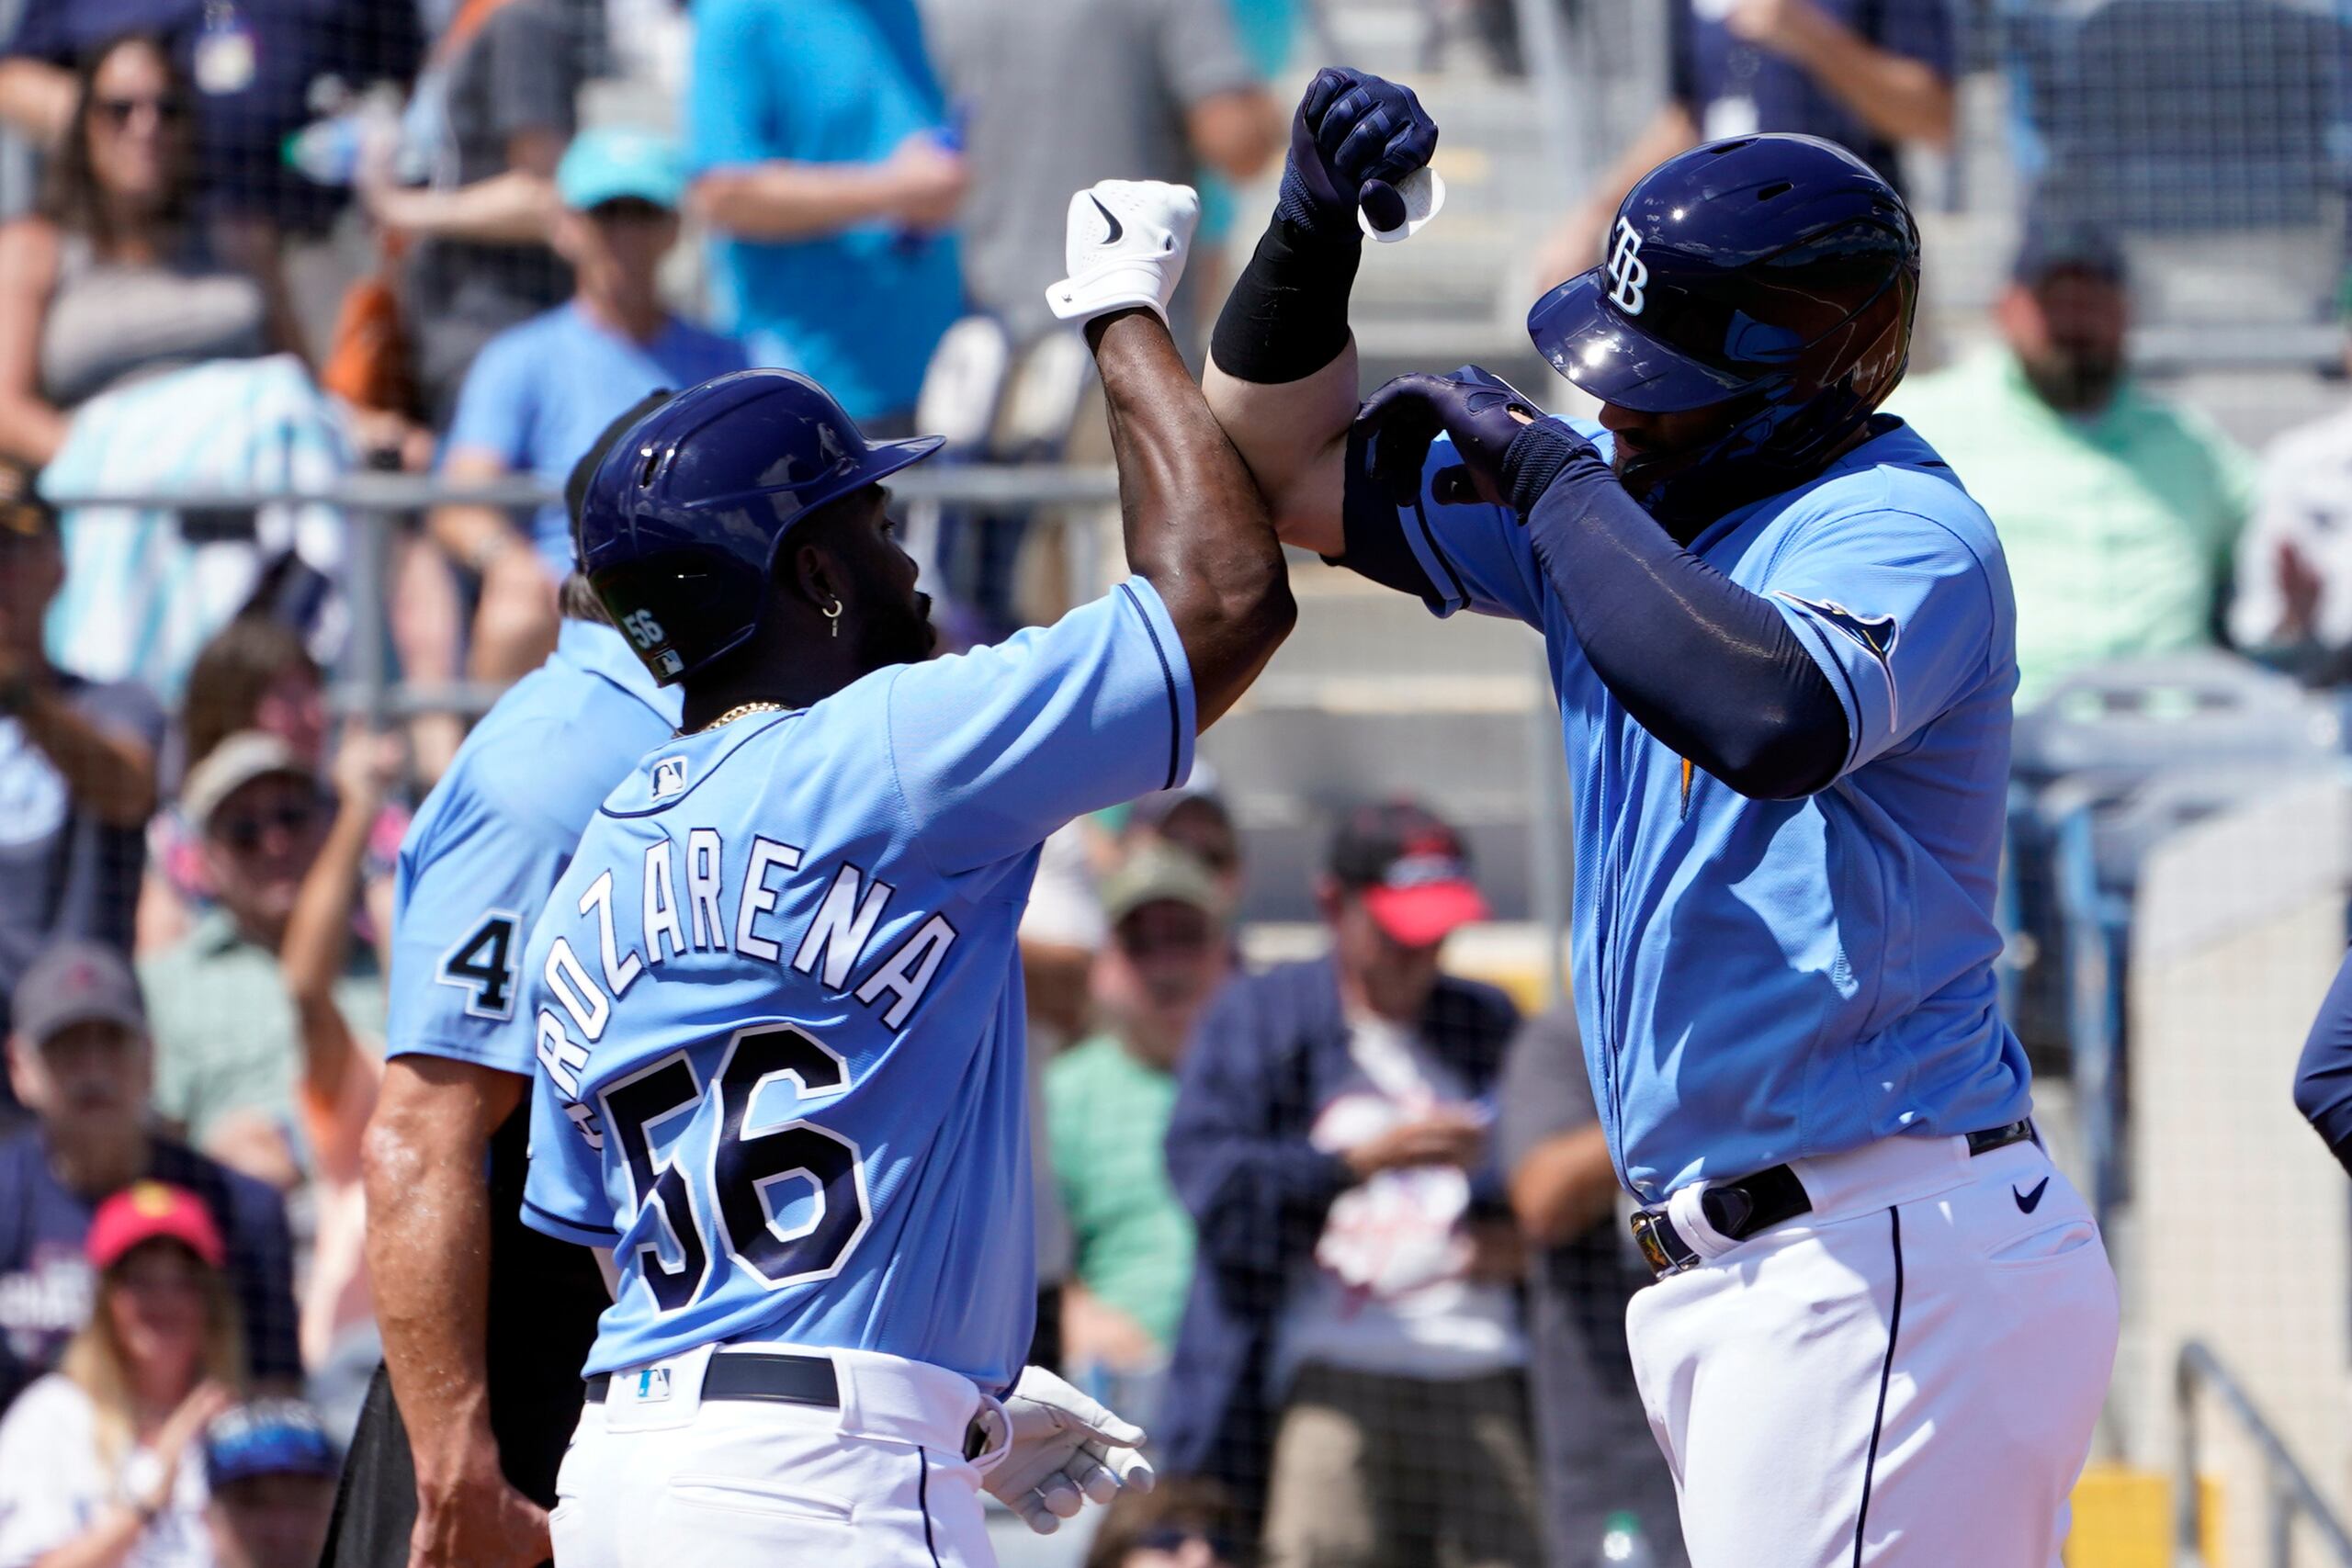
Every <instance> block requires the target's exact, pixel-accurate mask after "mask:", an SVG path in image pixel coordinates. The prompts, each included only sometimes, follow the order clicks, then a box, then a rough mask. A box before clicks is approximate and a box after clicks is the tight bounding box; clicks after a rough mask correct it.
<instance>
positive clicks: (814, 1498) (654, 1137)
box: [524, 181, 1293, 1568]
mask: <svg viewBox="0 0 2352 1568" xmlns="http://www.w3.org/2000/svg"><path fill="white" fill-rule="evenodd" d="M1196 210H1197V204H1196V202H1195V199H1194V197H1193V193H1192V192H1191V191H1190V190H1187V189H1185V188H1183V187H1182V186H1164V185H1156V184H1132V185H1131V184H1125V183H1122V182H1116V181H1113V182H1106V183H1104V184H1103V185H1099V186H1095V187H1094V188H1093V189H1092V190H1091V191H1086V192H1081V193H1080V195H1079V196H1078V197H1076V198H1074V199H1073V201H1072V203H1071V207H1070V212H1069V234H1068V255H1069V272H1070V275H1069V278H1067V279H1066V280H1064V281H1063V282H1061V283H1059V284H1057V285H1056V286H1055V287H1054V288H1053V290H1052V291H1051V295H1050V299H1051V302H1052V304H1053V307H1054V309H1055V310H1056V312H1057V314H1058V315H1060V316H1061V317H1062V319H1064V320H1066V321H1082V322H1086V323H1088V325H1087V336H1088V341H1089V343H1090V344H1091V347H1092V348H1093V351H1094V355H1095V363H1096V365H1097V367H1098V368H1099V369H1100V371H1101V375H1102V379H1103V390H1104V393H1105V395H1106V399H1107V401H1108V404H1109V408H1110V419H1111V428H1112V433H1113V439H1114V447H1115V451H1116V456H1117V458H1118V464H1119V470H1120V475H1121V483H1122V488H1123V499H1124V501H1125V525H1126V551H1127V558H1128V561H1129V563H1130V564H1131V566H1132V567H1133V569H1134V570H1135V573H1136V575H1135V576H1133V577H1132V578H1130V579H1128V580H1127V581H1125V582H1122V583H1120V584H1119V585H1118V586H1117V587H1116V588H1114V590H1113V591H1112V592H1109V593H1107V594H1105V595H1104V596H1103V598H1101V599H1099V600H1097V601H1095V602H1093V603H1092V604H1086V605H1083V606H1081V607H1080V608H1078V609H1076V610H1074V611H1072V612H1071V613H1070V614H1069V615H1066V616H1064V617H1063V618H1062V619H1061V620H1060V621H1058V622H1057V623H1056V624H1054V625H1053V626H1048V627H1044V628H1039V629H1033V630H1030V631H1024V632H1023V633H1021V634H1020V635H1018V636H1016V637H1012V638H1011V639H1010V640H1008V641H1006V642H1004V643H1002V644H1001V645H999V646H997V647H994V648H987V649H977V650H975V651H973V652H971V653H969V654H966V655H963V656H960V657H956V658H946V659H939V660H930V661H925V657H926V655H927V654H928V653H929V652H930V651H931V647H932V633H931V628H930V625H929V622H928V620H927V618H926V617H927V614H928V597H927V595H925V594H923V593H922V592H919V591H918V589H917V587H916V582H915V568H914V563H913V562H912V561H911V560H910V559H909V558H908V557H907V556H906V554H905V553H904V552H903V551H902V550H900V549H899V547H898V545H897V544H896V543H895V542H894V541H893V540H892V538H891V524H890V521H889V518H888V513H887V511H886V501H887V492H886V491H884V490H883V488H882V481H883V480H884V479H887V478H888V476H889V475H891V474H892V473H894V472H896V471H897V470H898V469H899V468H905V467H906V466H907V465H908V464H910V463H913V462H916V461H919V460H920V459H922V457H927V456H929V455H930V454H931V453H932V452H933V450H934V449H936V447H937V446H939V442H938V440H937V439H936V438H925V439H919V440H912V441H895V442H879V443H877V442H868V441H867V440H866V439H865V437H864V436H863V435H862V434H860V433H859V432H858V429H857V427H856V426H855V425H854V423H851V422H850V420H849V418H848V416H847V415H846V414H844V413H843V412H842V410H841V408H840V407H839V406H838V405H837V404H836V403H835V402H834V401H833V400H832V399H831V398H830V397H829V396H827V395H826V394H825V393H824V391H823V390H822V389H820V388H819V387H817V385H816V384H815V383H813V382H811V381H809V380H808V379H807V378H803V377H800V376H797V375H794V374H791V373H788V372H785V371H773V370H768V371H749V372H745V373H742V374H741V375H736V376H731V377H724V378H720V379H718V380H716V381H711V382H707V383H705V384H704V385H703V386H701V387H698V388H695V389H692V390H690V391H687V392H684V393H682V394H680V395H679V397H678V398H677V399H675V400H673V401H672V402H671V403H669V404H668V405H666V406H665V407H663V408H662V409H661V410H660V411H658V412H655V413H654V414H652V415H650V417H648V418H647V419H646V420H645V421H644V422H642V423H639V425H637V426H636V427H635V428H634V429H633V430H632V431H630V432H629V433H628V434H627V435H626V436H625V437H624V438H623V440H622V441H621V443H620V444H619V446H617V447H616V450H615V451H614V452H613V454H612V455H611V456H610V457H607V458H606V459H605V463H604V464H603V465H602V467H601V468H599V469H598V471H597V473H596V475H595V478H594V481H593V482H592V484H591V486H590V488H589V491H588V496H587V501H586V503H585V505H584V507H583V509H582V521H581V531H582V545H583V556H582V558H583V560H584V562H585V564H586V567H587V570H588V572H589V575H590V577H591V579H592V580H593V581H594V583H595V586H596V589H597V592H599V593H600V594H601V595H602V596H603V597H604V600H605V604H607V605H608V606H609V607H610V608H611V610H612V612H613V615H614V618H615V620H616V622H617V624H618V625H619V626H621V628H622V629H623V630H624V631H625V632H627V633H628V636H629V637H630V638H631V639H632V641H633V642H634V643H635V645H636V647H637V650H638V653H639V657H640V658H642V659H643V660H645V662H646V665H647V667H648V668H649V669H650V671H653V673H654V675H655V677H656V678H657V679H658V680H660V681H662V682H663V683H664V684H665V685H679V686H683V688H684V698H685V702H684V728H683V729H682V731H681V733H680V734H679V735H678V737H677V738H676V739H674V740H672V741H669V742H666V743H664V744H662V745H660V746H657V747H655V748H654V749H653V750H651V751H650V752H648V753H647V755H646V756H645V758H644V760H643V761H641V762H640V763H639V765H638V767H637V768H636V770H635V771H634V772H632V773H630V774H629V775H628V777H627V778H626V779H624V780H623V781H622V782H621V784H620V785H619V787H618V788H616V790H615V791H614V792H613V794H612V795H611V797H610V798H608V799H607V800H606V801H605V805H604V807H603V808H602V809H601V810H600V811H599V812H598V814H597V816H596V818H595V819H594V821H593V822H592V823H591V824H590V825H589V827H588V829H587V830H586V832H585V833H584V834H583V836H582V840H581V842H580V848H579V852H578V853H577V854H576V855H575V856H574V857H573V859H572V862H571V867H570V869H569V870H568V871H566V872H565V874H564V875H563V877H562V879H561V880H560V882H559V883H558V884H557V885H556V888H555V892H554V894H553V896H552V897H550V899H549V900H548V907H547V909H546V911H545V913H544V914H543V915H542V917H541V919H540V920H539V922H538V924H537V928H536V929H535V930H534V931H533V933H532V937H531V942H530V945H529V948H528V950H527V952H526V956H525V964H524V968H525V985H526V1007H527V1008H528V1009H529V1010H530V1011H531V1014H532V1027H533V1030H534V1032H535V1034H536V1039H537V1052H538V1059H539V1066H540V1076H539V1080H538V1083H537V1087H536V1089H535V1090H534V1097H533V1113H532V1114H533V1120H532V1132H531V1165H530V1179H529V1181H528V1184H527V1186H526V1191H525V1218H526V1222H527V1223H528V1224H533V1225H535V1226H537V1227H538V1228H540V1229H542V1230H544V1231H546V1232H548V1234H549V1235H557V1236H560V1237H563V1238H566V1239H569V1240H573V1241H578V1242H582V1243H585V1244H588V1245H591V1246H596V1247H609V1248H611V1249H612V1253H613V1257H614V1260H615V1263H616V1268H617V1276H618V1285H617V1289H616V1295H615V1299H614V1302H613V1304H612V1306H611V1308H610V1309H609V1310H607V1311H606V1313H605V1315H604V1318H603V1320H602V1322H601V1323H600V1325H599V1328H598V1333H597V1337H596V1344H595V1347H594V1349H593V1350H592V1351H591V1353H590V1355H589V1358H588V1363H587V1370H588V1372H589V1374H590V1376H589V1380H588V1389H587V1400H588V1403H587V1406H586V1408H585V1409H584V1410H583V1411H582V1415H581V1420H580V1427H579V1431H578V1434H577V1436H576V1437H575V1438H574V1439H573V1443H572V1448H571V1453H570V1454H569V1456H567V1458H566V1459H565V1461H564V1465H563V1471H562V1474H561V1475H560V1478H559V1480H558V1483H557V1488H556V1490H557V1494H558V1496H559V1502H558V1505H557V1507H556V1510H555V1513H554V1515H553V1517H552V1528H553V1532H554V1539H555V1549H556V1559H557V1562H559V1563H560V1564H561V1565H562V1568H607V1565H614V1568H640V1565H645V1564H666V1563H688V1562H691V1563H693V1564H695V1568H735V1565H738V1564H741V1565H746V1568H749V1565H752V1564H760V1565H762V1568H765V1565H766V1564H770V1563H774V1562H811V1563H815V1562H861V1563H877V1564H878V1563H891V1564H917V1563H922V1564H947V1565H951V1568H953V1565H962V1564H984V1563H987V1562H990V1561H991V1558H990V1554H989V1547H988V1542H987V1538H986V1534H985V1531H984V1529H983V1527H982V1522H981V1512H980V1506H979V1496H978V1491H979V1488H980V1487H981V1486H983V1485H985V1486H986V1487H987V1489H988V1490H989V1492H991V1493H993V1494H994V1495H997V1496H999V1497H1001V1498H1002V1499H1003V1500H1005V1501H1006V1502H1008V1503H1010V1504H1012V1506H1014V1507H1015V1508H1016V1509H1017V1510H1019V1511H1020V1512H1021V1513H1022V1514H1023V1517H1025V1518H1027V1519H1028V1521H1029V1522H1030V1524H1031V1525H1032V1526H1033V1528H1036V1529H1046V1530H1049V1529H1052V1528H1053V1527H1054V1525H1055V1524H1056V1522H1057V1517H1067V1516H1068V1515H1070V1514H1074V1513H1075V1512H1076V1511H1077V1510H1078V1507H1079V1506H1080V1494H1081V1493H1084V1494H1086V1495H1091V1496H1092V1497H1093V1498H1095V1499H1096V1500H1098V1501H1101V1500H1106V1499H1107V1498H1108V1497H1109V1496H1110V1495H1113V1493H1114V1491H1115V1490H1116V1487H1117V1486H1118V1484H1119V1483H1121V1482H1123V1481H1128V1482H1134V1483H1148V1469H1146V1468H1145V1467H1143V1465H1142V1461H1141V1459H1140V1456H1138V1455H1137V1454H1136V1453H1135V1452H1134V1451H1133V1446H1134V1445H1135V1444H1136V1443H1138V1442H1140V1441H1141V1440H1142V1438H1143V1433H1142V1432H1141V1431H1140V1430H1139V1429H1138V1428H1136V1427H1133V1426H1131V1425H1129V1424H1127V1423H1126V1422H1125V1421H1122V1420H1120V1419H1119V1418H1118V1417H1117V1416H1114V1415H1112V1414H1111V1413H1110V1412H1109V1411H1107V1410H1104V1409H1103V1407H1102V1406H1101V1405H1099V1404H1095V1403H1094V1402H1093V1401H1092V1400H1091V1399H1088V1398H1086V1397H1085V1396H1083V1395H1081V1394H1080V1393H1078V1392H1077V1391H1076V1390H1074V1389H1072V1388H1070V1387H1069V1385H1068V1384H1066V1383H1064V1382H1061V1381H1060V1380H1058V1379H1057V1378H1055V1377H1053V1376H1052V1375H1051V1374H1049V1373H1046V1372H1044V1371H1040V1370H1039V1369H1036V1368H1030V1369H1028V1370H1027V1371H1023V1369H1022V1366H1021V1362H1020V1358H1021V1356H1022V1354H1023V1350H1024V1349H1025V1348H1026V1347H1027V1345H1028V1343H1029V1338H1030V1330H1031V1319H1032V1317H1033V1315H1034V1312H1035V1302H1034V1292H1035V1265H1034V1258H1033V1253H1032V1247H1031V1236H1030V1195H1029V1191H1028V1183H1029V1163H1030V1162H1029V1138H1028V1132H1027V1129H1026V1126H1025V1124H1024V1123H1025V1091H1024V1078H1023V1040H1022V989H1021V977H1020V970H1019V960H1018V953H1017V949H1016V947H1015V942H1014V933H1015V929H1016V928H1017V926H1018V925H1019V923H1020V919H1021V912H1022V908H1023V904H1024V903H1025V902H1026V899H1027V897H1028V892H1029V886H1030V879H1031V876H1032V875H1033V874H1034V873H1035V868H1036V864H1037V851H1038V846H1039V844H1040V843H1041V842H1042V841H1043V840H1045V838H1046V835H1047V834H1049V833H1051V832H1052V831H1053V830H1054V829H1057V828H1058V827H1059V826H1061V825H1062V824H1063V823H1064V822H1067V821H1069V819H1070V818H1073V817H1075V816H1077V815H1078V814H1080V813H1081V812H1084V811H1088V810H1091V809H1094V808H1097V807H1103V806H1106V805H1109V804H1112V803H1114V802H1116V801H1121V800H1125V799H1129V798H1132V797H1133V796H1135V795H1141V794H1144V793H1147V792H1148V791H1152V790H1157V789H1163V788H1167V787H1170V786H1172V785H1174V784H1181V783H1182V782H1183V780H1184V778H1185V776H1186V774H1187V773H1188V772H1189V770H1190V768H1191V765H1192V756H1193V736H1194V733H1195V732H1196V731H1197V730H1198V729H1200V728H1203V727H1204V726H1206V725H1207V724H1209V723H1210V722H1212V721H1213V720H1215V719H1216V716H1218V715H1220V714H1222V713H1223V712H1224V711H1225V710H1226V708H1227V706H1228V705H1231V704H1232V703H1233V701H1234V700H1235V699H1236V698H1237V697H1238V695H1239V694H1240V693H1241V691H1242V690H1243V688H1244V687H1246V686H1247V685H1248V684H1249V682H1250V679H1251V678H1252V677H1253V676H1254V675H1255V674H1256V672H1257V671H1258V670H1259V669H1260V667H1261V666H1262V665H1263V663H1264V662H1265V660H1266V659H1267V658H1268V657H1269V656H1270V655H1271V654H1272V651H1273V649H1274V648H1275V646H1276V645H1277V644H1278V643H1280V641H1281V640H1282V638H1283V635H1284V634H1285V633H1286V632H1287V631H1288V629H1289V627H1290V624H1291V620H1292V615H1293V608H1292V604H1291V600H1290V596H1289V592H1288V589H1287V587H1286V584H1285V580H1284V577H1283V565H1282V556H1281V551H1280V547H1279V546H1278V544H1277V543H1276V540H1275V538H1274V534H1273V530H1272V527H1271V526H1270V525H1268V523H1267V520H1266V515H1265V511H1264V507H1263V505H1262V503H1261V501H1260V499H1259V497H1258V495H1257V492H1256V491H1255V489H1254V488H1253V487H1252V486H1251V485H1250V479H1249V475H1248V474H1247V472H1246V471H1245V470H1244V469H1243V468H1242V467H1241V464H1240V461H1239V459H1238V457H1236V456H1235V454H1234V452H1233V450H1232V448H1231V446H1229V445H1228V444H1227V441H1226V439H1225V437H1224V435H1223V434H1222V433H1221V432H1220V431H1219V430H1218V429H1217V427H1216V423H1215V422H1214V421H1213V420H1212V419H1211V417H1210V415H1209V412H1208V409H1207V407H1206V405H1205V404H1204V402H1203V401H1202V400H1201V397H1200V393H1199V391H1198V389H1196V388H1195V387H1193V385H1192V383H1191V381H1190V379H1189V378H1187V376H1186V374H1185V371H1184V367H1183V363H1182V359H1181V358H1180V357H1179V356H1178V355H1177V352H1176V349H1175V346H1174V344H1172V342H1171V341H1170V337H1169V333H1168V329H1167V326H1166V324H1165V310H1166V308H1167V301H1168V299H1169V296H1170V292H1171V291H1172V289H1173V288H1174V287H1175V284H1176V281H1177V277H1178V276H1179V274H1180V272H1181V270H1182V263H1183V259H1184V254H1185V249H1186V246H1187V244H1188V243H1189V241H1190V238H1191V233H1192V227H1193V218H1194V214H1195V212H1196Z"/></svg>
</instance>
